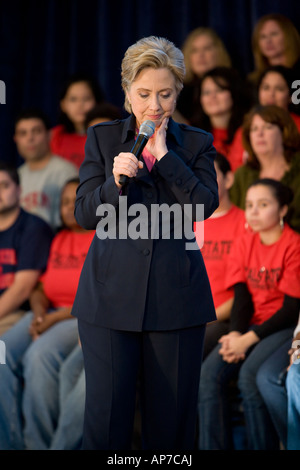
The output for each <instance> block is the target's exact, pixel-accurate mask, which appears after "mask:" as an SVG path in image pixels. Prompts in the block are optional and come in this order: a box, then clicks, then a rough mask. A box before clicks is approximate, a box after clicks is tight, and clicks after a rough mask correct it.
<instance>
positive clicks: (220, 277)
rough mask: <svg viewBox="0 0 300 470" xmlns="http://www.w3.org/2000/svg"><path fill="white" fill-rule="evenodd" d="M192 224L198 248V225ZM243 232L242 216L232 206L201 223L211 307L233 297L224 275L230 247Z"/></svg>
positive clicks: (202, 250) (199, 235)
mask: <svg viewBox="0 0 300 470" xmlns="http://www.w3.org/2000/svg"><path fill="white" fill-rule="evenodd" d="M202 223H203V222H196V223H195V235H196V240H197V242H198V245H199V246H201V245H202V243H201V240H200V238H201V226H200V224H202ZM244 233H245V215H244V211H243V210H242V209H239V208H238V207H236V206H234V205H233V206H232V207H231V209H230V210H229V211H228V212H227V213H226V214H224V215H222V216H220V217H210V218H209V219H206V220H205V221H204V243H203V246H202V248H201V253H202V256H203V259H204V263H205V266H206V270H207V274H208V278H209V281H210V286H211V291H212V295H213V300H214V305H215V308H217V307H219V306H220V305H222V304H223V303H224V302H226V301H227V300H229V299H230V298H231V297H233V288H227V287H226V286H225V272H226V269H227V262H228V258H229V255H230V253H231V250H232V247H233V245H234V243H235V241H236V239H237V238H238V237H239V236H240V235H242V234H244Z"/></svg>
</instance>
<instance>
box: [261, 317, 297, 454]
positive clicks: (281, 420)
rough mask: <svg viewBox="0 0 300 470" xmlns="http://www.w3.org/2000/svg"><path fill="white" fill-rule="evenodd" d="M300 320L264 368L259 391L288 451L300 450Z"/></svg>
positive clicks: (265, 363)
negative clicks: (290, 335)
mask: <svg viewBox="0 0 300 470" xmlns="http://www.w3.org/2000/svg"><path fill="white" fill-rule="evenodd" d="M299 347H300V316H299V320H298V324H297V326H296V328H295V330H294V334H293V338H289V339H288V340H287V341H286V342H285V343H284V344H283V345H282V346H281V347H280V348H278V350H276V351H275V352H274V353H273V354H272V355H271V356H270V357H269V358H268V359H267V360H266V361H265V362H264V363H263V364H262V365H261V367H260V369H259V370H258V373H257V378H256V382H257V387H258V389H259V392H260V394H261V396H262V398H263V400H264V402H265V405H266V406H267V408H268V411H269V414H270V416H271V419H272V422H273V425H274V428H275V429H276V432H277V435H278V439H279V440H280V442H281V443H282V445H283V447H284V448H285V449H286V450H300V439H299V429H300V406H299V397H300V380H299V379H300V367H299V363H300V356H299V352H300V350H299Z"/></svg>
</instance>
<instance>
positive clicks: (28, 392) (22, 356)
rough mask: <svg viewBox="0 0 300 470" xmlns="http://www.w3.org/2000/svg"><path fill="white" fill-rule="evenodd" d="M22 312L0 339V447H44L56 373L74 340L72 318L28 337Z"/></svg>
mask: <svg viewBox="0 0 300 470" xmlns="http://www.w3.org/2000/svg"><path fill="white" fill-rule="evenodd" d="M32 317H33V314H32V312H29V313H27V314H26V315H25V316H24V318H23V319H22V320H20V321H19V322H18V323H17V324H16V325H15V326H14V327H12V328H11V329H10V330H8V331H7V332H6V333H5V334H4V335H3V336H2V337H1V340H3V341H4V342H5V345H6V364H5V365H1V366H0V449H1V450H4V449H24V448H28V449H47V448H48V447H49V445H50V442H51V439H52V435H53V433H54V430H55V428H56V425H57V417H58V414H59V393H58V374H59V370H60V367H61V364H62V363H63V361H64V359H65V358H66V356H67V355H68V354H69V353H70V351H71V350H72V349H73V348H74V347H75V345H76V344H77V341H78V329H77V320H75V319H70V320H65V321H62V322H59V323H57V324H55V325H54V326H53V327H51V328H49V330H47V331H46V332H45V333H43V334H42V335H41V336H40V337H39V338H38V339H37V340H35V341H32V338H31V336H30V334H29V326H30V323H31V321H32Z"/></svg>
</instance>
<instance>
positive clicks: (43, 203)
mask: <svg viewBox="0 0 300 470" xmlns="http://www.w3.org/2000/svg"><path fill="white" fill-rule="evenodd" d="M21 204H22V206H23V207H24V209H26V210H27V211H29V212H30V211H32V210H33V209H35V208H36V207H46V208H47V209H48V208H49V207H50V205H51V204H50V199H49V197H48V196H47V194H45V193H40V192H33V193H29V194H26V196H24V197H22V198H21Z"/></svg>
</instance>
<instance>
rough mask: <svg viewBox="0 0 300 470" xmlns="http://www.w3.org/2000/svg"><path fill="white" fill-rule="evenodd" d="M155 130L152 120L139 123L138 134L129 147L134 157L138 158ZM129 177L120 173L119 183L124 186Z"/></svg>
mask: <svg viewBox="0 0 300 470" xmlns="http://www.w3.org/2000/svg"><path fill="white" fill-rule="evenodd" d="M154 132H155V124H154V122H152V121H144V122H143V123H142V124H141V127H140V130H139V135H138V136H137V139H136V141H135V144H134V146H133V147H132V149H131V153H133V155H135V156H136V158H137V159H138V160H139V159H140V156H141V154H142V151H143V150H144V148H145V146H146V144H147V142H148V139H149V138H150V137H151V136H152V135H153V134H154ZM128 181H129V177H128V176H126V175H121V176H120V179H119V183H120V184H121V185H122V186H124V184H126V183H128Z"/></svg>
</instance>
